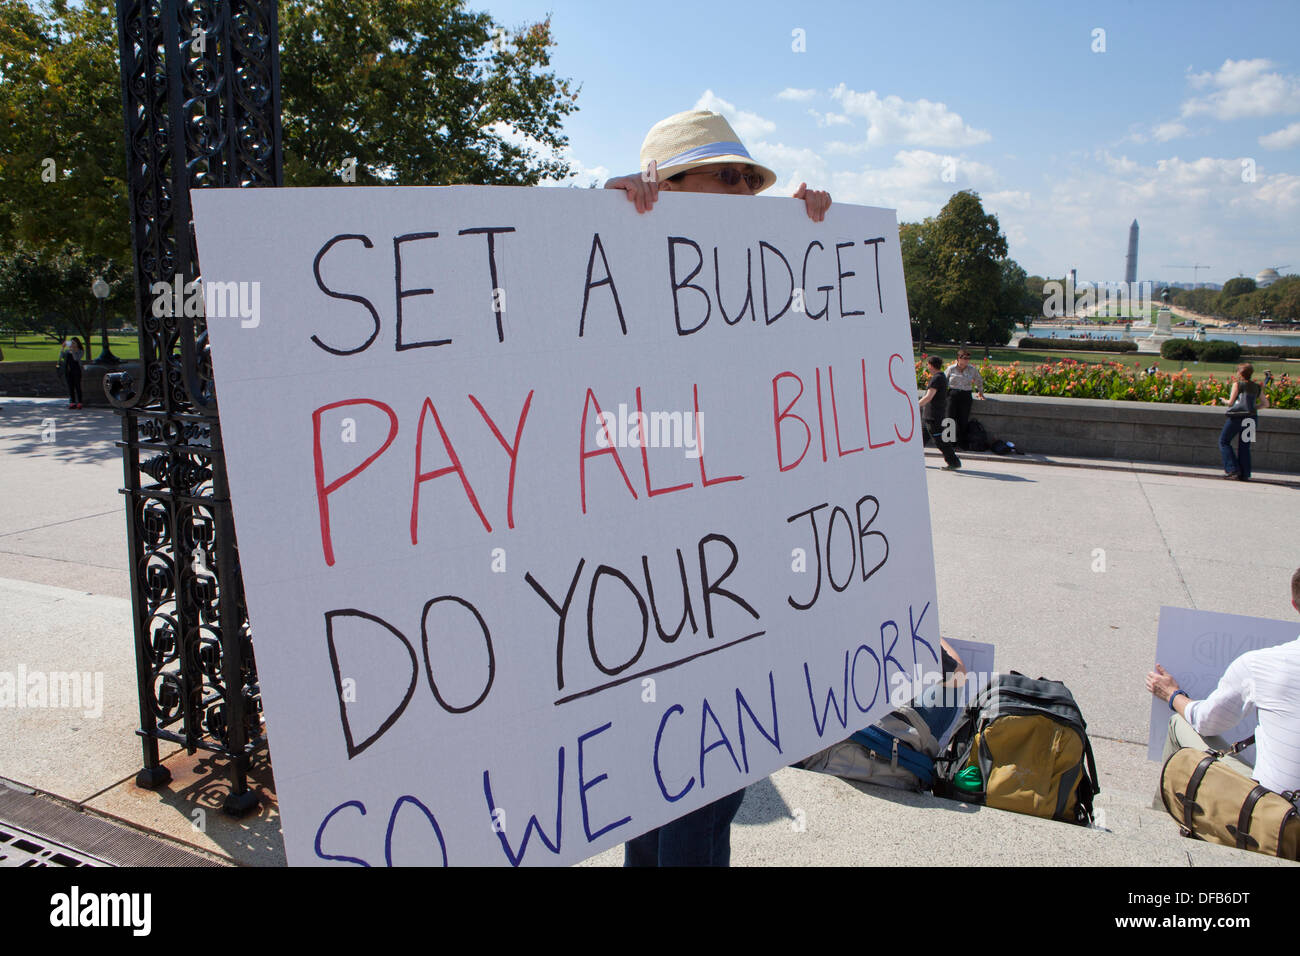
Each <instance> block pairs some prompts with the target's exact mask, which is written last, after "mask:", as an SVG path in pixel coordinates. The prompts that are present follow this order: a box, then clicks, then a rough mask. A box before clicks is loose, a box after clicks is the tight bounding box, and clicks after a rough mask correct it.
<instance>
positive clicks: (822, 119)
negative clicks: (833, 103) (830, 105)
mask: <svg viewBox="0 0 1300 956" xmlns="http://www.w3.org/2000/svg"><path fill="white" fill-rule="evenodd" d="M808 115H809V116H811V117H812V118H813V119H815V120H816V121H817V125H818V126H819V127H826V126H852V125H853V120H851V119H849V118H848V117H847V116H845V115H844V114H843V113H819V112H818V111H817V110H813V109H810V110H809V111H808Z"/></svg>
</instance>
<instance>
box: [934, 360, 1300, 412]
mask: <svg viewBox="0 0 1300 956" xmlns="http://www.w3.org/2000/svg"><path fill="white" fill-rule="evenodd" d="M925 360H926V357H925V356H924V355H922V356H921V358H920V360H919V361H917V363H916V383H917V387H918V388H925V385H926V383H927V382H928V381H929V380H930V370H929V367H928V366H927V365H926V364H925ZM979 371H980V376H981V377H982V378H983V379H984V391H985V392H987V393H988V394H991V395H1046V396H1049V397H1052V398H1100V399H1108V400H1110V401H1121V402H1122V401H1129V402H1167V403H1171V404H1181V405H1217V404H1220V403H1219V399H1221V398H1227V397H1228V395H1229V394H1230V393H1231V391H1232V383H1231V381H1229V380H1227V379H1224V380H1219V379H1217V378H1215V377H1213V376H1210V377H1208V378H1202V379H1193V378H1192V375H1191V373H1190V372H1188V371H1187V370H1183V371H1181V372H1172V373H1171V372H1155V373H1154V374H1151V375H1147V374H1145V373H1144V372H1143V371H1142V363H1141V362H1134V363H1133V365H1132V366H1131V367H1130V366H1126V365H1124V364H1122V363H1120V362H1104V363H1089V362H1079V361H1076V360H1074V359H1061V360H1060V361H1059V362H1045V363H1043V364H1041V365H1021V364H1020V363H1019V362H1012V363H1011V364H1010V365H994V364H992V363H991V362H983V363H981V364H980V366H979ZM1264 392H1265V394H1267V395H1268V402H1269V406H1270V407H1272V408H1290V409H1300V382H1295V381H1288V382H1286V383H1285V384H1284V383H1283V382H1282V381H1281V380H1278V381H1275V382H1274V383H1273V384H1272V385H1267V386H1264Z"/></svg>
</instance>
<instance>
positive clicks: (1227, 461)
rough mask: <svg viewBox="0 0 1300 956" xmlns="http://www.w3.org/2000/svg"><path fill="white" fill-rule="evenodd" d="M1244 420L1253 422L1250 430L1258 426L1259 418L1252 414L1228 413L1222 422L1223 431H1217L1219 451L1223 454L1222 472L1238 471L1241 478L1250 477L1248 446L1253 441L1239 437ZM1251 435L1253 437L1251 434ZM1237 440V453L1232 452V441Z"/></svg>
mask: <svg viewBox="0 0 1300 956" xmlns="http://www.w3.org/2000/svg"><path fill="white" fill-rule="evenodd" d="M1246 422H1253V423H1255V424H1253V425H1252V426H1251V428H1252V431H1253V430H1254V429H1256V428H1258V427H1259V425H1258V422H1259V420H1258V419H1257V418H1255V416H1253V415H1229V416H1228V417H1227V418H1226V419H1225V420H1224V422H1223V431H1222V432H1220V433H1219V452H1220V454H1222V455H1223V471H1224V474H1232V473H1233V472H1234V471H1236V472H1240V474H1241V477H1242V478H1249V477H1250V446H1251V445H1252V444H1253V442H1248V441H1245V440H1244V439H1241V433H1242V431H1243V429H1245V427H1246ZM1252 437H1254V436H1253V435H1252ZM1234 439H1238V441H1237V453H1236V454H1235V455H1234V454H1233V453H1232V442H1233V440H1234Z"/></svg>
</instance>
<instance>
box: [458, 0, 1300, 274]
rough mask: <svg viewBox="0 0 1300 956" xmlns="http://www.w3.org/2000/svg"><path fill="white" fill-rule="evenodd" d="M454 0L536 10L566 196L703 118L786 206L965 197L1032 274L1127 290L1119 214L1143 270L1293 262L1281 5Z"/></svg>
mask: <svg viewBox="0 0 1300 956" xmlns="http://www.w3.org/2000/svg"><path fill="white" fill-rule="evenodd" d="M469 5H470V6H471V7H473V8H475V9H480V10H485V11H486V12H488V13H491V14H492V15H493V16H494V17H495V18H496V19H497V20H498V21H499V22H500V23H502V24H503V25H504V26H507V27H514V26H519V25H521V24H523V23H527V22H532V21H535V20H538V19H542V18H544V17H545V16H546V15H547V14H548V13H549V14H550V15H551V22H552V29H553V33H554V36H555V38H556V40H557V42H558V46H557V48H556V50H555V57H554V66H555V68H556V71H557V72H558V73H560V74H561V75H563V76H568V77H571V78H573V79H574V80H576V81H578V82H579V83H581V84H582V92H581V94H580V96H579V99H578V105H579V107H580V108H579V111H578V112H577V113H576V114H574V115H573V116H571V117H570V118H569V119H568V121H567V123H566V126H565V131H566V133H567V135H568V137H569V141H570V149H569V154H568V158H569V159H570V160H571V161H572V162H573V163H574V165H575V169H577V170H578V171H579V174H578V176H577V177H576V180H575V181H576V182H580V183H582V184H586V183H587V182H590V181H591V180H592V178H593V177H597V178H599V179H600V180H601V181H602V182H603V180H604V178H605V177H606V176H608V175H609V174H611V173H624V172H632V171H634V170H635V169H636V168H637V163H638V156H639V152H640V146H641V140H642V138H643V137H644V135H645V132H646V130H647V129H649V127H650V126H651V125H653V124H654V123H655V122H656V121H657V120H659V119H661V118H663V117H665V116H668V115H670V114H672V113H675V112H678V111H680V110H685V109H691V108H694V107H696V106H702V107H704V108H710V109H715V110H717V111H719V112H722V113H724V114H726V115H727V116H728V118H729V119H731V120H732V122H733V125H735V126H736V127H737V130H738V132H739V133H740V135H741V138H742V140H743V141H744V142H745V143H746V145H747V146H748V147H749V150H750V152H751V153H752V154H753V155H754V156H755V158H757V159H759V160H760V161H762V162H765V163H766V164H767V165H769V166H771V167H773V168H774V169H775V170H776V171H777V173H778V174H779V175H780V177H781V180H780V182H779V183H778V185H777V187H776V190H777V191H780V192H786V193H788V192H789V191H790V190H791V189H792V188H793V186H794V185H797V184H798V183H799V182H800V181H804V180H806V181H807V182H808V183H809V185H810V186H814V187H817V188H823V189H829V190H830V191H831V194H832V196H833V197H834V198H835V199H836V200H837V201H843V202H854V203H861V204H864V205H875V206H888V207H891V208H895V209H897V210H898V211H899V218H900V219H901V220H903V221H911V220H916V219H920V218H923V217H925V216H929V215H934V214H936V213H937V212H938V211H939V209H940V208H941V207H942V206H943V204H944V202H946V201H947V199H948V197H949V196H950V195H951V194H952V193H953V192H955V191H956V190H958V189H974V190H975V191H977V192H978V193H979V194H980V195H981V197H982V198H983V200H984V203H985V207H986V208H987V209H989V210H990V211H992V212H994V213H996V214H997V216H998V218H999V220H1000V222H1001V224H1002V229H1003V231H1004V232H1005V233H1006V235H1007V238H1008V241H1009V243H1010V253H1011V256H1012V257H1013V258H1015V259H1016V260H1018V261H1019V262H1020V264H1021V265H1022V266H1024V267H1025V268H1026V269H1027V270H1028V271H1029V272H1031V273H1038V274H1042V275H1061V274H1063V273H1064V272H1065V271H1066V270H1067V269H1069V268H1070V267H1076V268H1078V270H1079V277H1080V279H1091V280H1095V281H1102V280H1113V279H1122V278H1123V269H1124V254H1125V251H1126V244H1127V240H1128V227H1129V223H1130V222H1131V221H1132V220H1133V219H1135V218H1136V219H1137V220H1138V221H1139V223H1140V226H1141V246H1140V250H1139V267H1138V276H1139V278H1140V279H1158V278H1159V279H1166V280H1173V281H1191V280H1192V278H1193V274H1194V273H1193V270H1191V269H1174V268H1166V267H1167V266H1173V265H1194V264H1197V263H1200V264H1204V265H1208V266H1210V268H1209V269H1201V270H1200V271H1199V272H1198V273H1196V278H1198V279H1199V280H1200V281H1203V282H1204V281H1212V282H1223V281H1226V280H1227V279H1229V278H1232V277H1233V276H1236V275H1238V274H1241V273H1244V274H1246V275H1252V276H1253V275H1254V274H1255V273H1256V272H1258V271H1259V270H1261V269H1263V268H1266V267H1278V266H1289V268H1288V269H1286V270H1283V271H1294V272H1300V225H1298V224H1300V4H1298V3H1296V2H1295V0H1289V2H1277V3H1263V2H1248V3H1243V4H1239V5H1229V4H1222V3H1217V2H1204V3H1203V2H1184V3H1158V2H1141V0H1132V2H1115V3H1068V4H1066V3H1060V4H1058V3H1046V2H1042V3H1037V2H1036V3H1028V2H1025V3H977V2H966V3H945V2H927V3H924V4H913V3H887V4H886V3H848V2H845V3H840V2H831V3H778V2H769V0H749V2H728V3H701V2H679V0H663V2H660V3H657V4H645V5H632V4H609V3H601V2H588V0H481V2H474V0H470V4H469ZM795 31H803V33H802V36H803V40H804V45H805V50H804V51H803V52H796V51H795V49H794V47H795V45H796V40H797V34H796V33H795ZM1097 31H1104V33H1099V32H1097ZM1103 47H1104V49H1103ZM1094 48H1096V49H1094Z"/></svg>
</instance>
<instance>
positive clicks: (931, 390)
mask: <svg viewBox="0 0 1300 956" xmlns="http://www.w3.org/2000/svg"><path fill="white" fill-rule="evenodd" d="M926 364H927V365H929V366H930V381H929V383H928V384H927V385H926V388H925V394H924V395H923V396H921V401H920V406H921V427H922V428H923V429H924V430H925V434H926V435H928V436H929V437H930V438H931V439H932V440H933V441H934V444H935V447H936V448H938V449H939V451H940V453H942V455H943V460H944V461H946V462H947V464H946V465H944V470H945V471H956V470H957V469H958V468H960V467H961V459H960V458H958V457H957V453H956V452H955V451H953V448H952V443H951V442H949V441H948V440H947V438H946V437H945V436H944V431H945V427H944V426H945V425H946V423H947V422H948V421H951V419H948V418H947V417H946V413H947V411H948V377H947V376H946V375H944V374H943V359H941V358H939V356H937V355H931V356H930V357H929V359H927V360H926Z"/></svg>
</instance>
